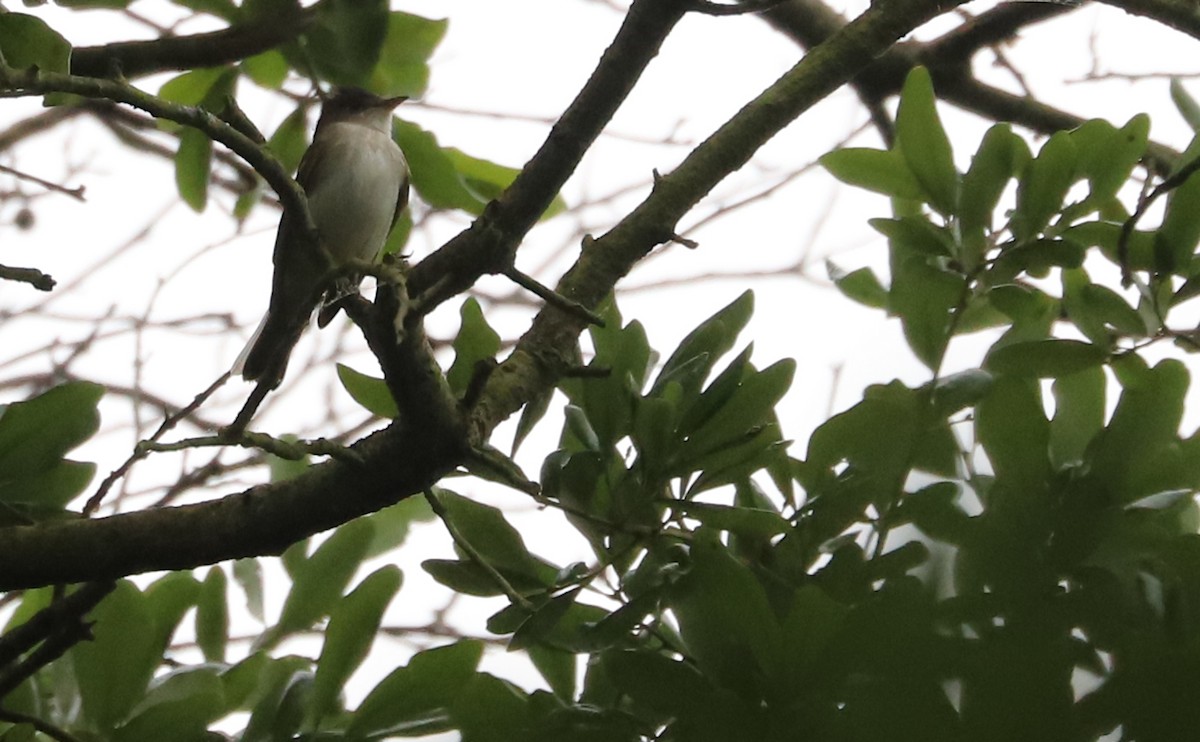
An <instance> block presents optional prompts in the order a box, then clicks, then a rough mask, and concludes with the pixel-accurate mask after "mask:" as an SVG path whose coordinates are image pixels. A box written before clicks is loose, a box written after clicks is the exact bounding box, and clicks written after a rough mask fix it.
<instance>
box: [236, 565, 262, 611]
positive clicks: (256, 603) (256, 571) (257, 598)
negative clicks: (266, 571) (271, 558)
mask: <svg viewBox="0 0 1200 742" xmlns="http://www.w3.org/2000/svg"><path fill="white" fill-rule="evenodd" d="M233 579H234V580H236V581H237V584H238V586H239V587H241V588H242V592H243V593H245V594H246V610H248V611H250V615H251V616H253V617H254V619H255V620H256V621H258V622H260V623H261V622H262V621H264V620H265V615H266V614H265V612H264V611H263V575H262V564H260V563H259V561H258V560H257V559H255V558H253V557H250V558H246V559H237V560H235V561H234V562H233Z"/></svg>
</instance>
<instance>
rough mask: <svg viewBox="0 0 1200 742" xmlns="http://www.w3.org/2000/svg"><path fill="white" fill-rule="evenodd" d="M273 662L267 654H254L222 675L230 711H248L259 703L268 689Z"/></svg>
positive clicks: (293, 658) (295, 658)
mask: <svg viewBox="0 0 1200 742" xmlns="http://www.w3.org/2000/svg"><path fill="white" fill-rule="evenodd" d="M290 659H291V660H298V659H299V658H298V657H292V658H290ZM285 661H286V660H285ZM273 662H275V660H272V659H271V658H270V657H269V656H268V655H267V654H266V653H265V652H254V653H253V654H251V655H250V656H249V657H247V658H246V659H244V660H242V661H241V662H239V663H237V664H236V665H234V666H232V667H230V668H228V669H226V670H225V671H224V672H222V673H221V683H222V685H224V687H225V702H226V706H227V708H228V710H229V711H248V710H249V709H250V708H252V707H253V705H254V704H255V703H256V702H257V701H258V694H259V693H260V692H261V691H262V690H264V689H265V687H266V684H267V683H266V681H267V675H268V673H269V671H270V666H271V664H272V663H273Z"/></svg>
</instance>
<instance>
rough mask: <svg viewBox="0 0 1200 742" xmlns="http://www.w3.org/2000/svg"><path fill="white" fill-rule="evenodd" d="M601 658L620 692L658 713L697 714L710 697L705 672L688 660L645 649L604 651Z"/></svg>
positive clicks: (680, 715) (711, 696)
mask: <svg viewBox="0 0 1200 742" xmlns="http://www.w3.org/2000/svg"><path fill="white" fill-rule="evenodd" d="M602 661H603V663H604V668H605V670H606V671H607V673H608V675H609V676H610V677H611V678H612V682H613V684H614V685H615V686H616V687H617V688H618V689H619V690H620V692H621V693H623V694H626V695H628V696H629V697H631V698H632V699H633V700H634V701H635V702H637V703H638V704H640V705H645V706H648V707H650V708H652V709H655V710H656V711H659V712H660V713H663V714H666V715H669V716H674V717H685V718H686V717H694V716H701V715H703V714H704V711H705V708H706V707H708V706H710V704H712V702H713V700H714V698H713V696H714V695H715V689H714V688H713V687H712V686H711V685H710V683H709V680H708V677H707V673H706V674H701V673H700V672H698V671H697V670H696V668H695V667H694V666H693V665H691V664H689V663H686V662H681V661H679V660H673V659H670V658H668V657H665V656H663V655H661V654H657V653H655V652H648V651H645V650H627V651H616V652H607V653H605V654H604V655H603V659H602Z"/></svg>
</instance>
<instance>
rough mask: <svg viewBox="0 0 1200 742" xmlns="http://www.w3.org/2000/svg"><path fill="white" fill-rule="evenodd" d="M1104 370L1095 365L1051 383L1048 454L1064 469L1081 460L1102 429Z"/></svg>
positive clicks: (1105, 384)
mask: <svg viewBox="0 0 1200 742" xmlns="http://www.w3.org/2000/svg"><path fill="white" fill-rule="evenodd" d="M1106 387H1107V381H1106V380H1105V377H1104V370H1103V369H1101V368H1099V367H1098V366H1094V367H1092V368H1088V369H1085V370H1083V371H1080V372H1079V373H1075V374H1070V375H1067V376H1061V377H1059V378H1057V379H1055V380H1054V387H1053V390H1054V419H1053V420H1051V421H1050V454H1051V457H1052V458H1053V460H1054V463H1055V464H1057V465H1059V466H1063V465H1065V464H1070V463H1074V462H1077V461H1082V460H1083V454H1084V451H1086V450H1087V447H1088V444H1089V443H1091V441H1092V439H1093V438H1094V437H1095V436H1096V435H1097V434H1098V433H1099V432H1100V431H1101V430H1102V429H1103V428H1104V414H1105V388H1106Z"/></svg>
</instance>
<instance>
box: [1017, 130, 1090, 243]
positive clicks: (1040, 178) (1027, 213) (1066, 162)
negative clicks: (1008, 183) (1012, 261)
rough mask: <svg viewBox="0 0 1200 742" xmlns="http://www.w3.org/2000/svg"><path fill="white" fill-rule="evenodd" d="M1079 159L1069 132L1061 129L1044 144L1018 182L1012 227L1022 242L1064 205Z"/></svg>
mask: <svg viewBox="0 0 1200 742" xmlns="http://www.w3.org/2000/svg"><path fill="white" fill-rule="evenodd" d="M1078 160H1079V152H1078V150H1077V148H1076V146H1075V140H1074V139H1072V138H1071V135H1070V134H1069V133H1068V132H1065V131H1060V132H1057V133H1056V134H1054V135H1053V136H1051V137H1050V139H1048V140H1047V141H1046V143H1045V144H1044V145H1042V149H1041V151H1040V152H1038V155H1037V157H1035V158H1034V159H1033V161H1032V162H1031V163H1029V166H1028V167H1027V168H1026V169H1025V173H1024V175H1023V176H1022V177H1021V182H1020V183H1019V184H1018V185H1017V210H1016V211H1015V212H1014V213H1013V217H1012V229H1013V235H1014V236H1015V237H1016V238H1017V241H1018V242H1024V241H1025V240H1028V239H1031V238H1033V237H1035V236H1036V235H1038V234H1039V233H1041V232H1042V231H1043V230H1045V229H1046V227H1047V225H1048V224H1049V223H1050V217H1052V216H1053V215H1054V214H1056V213H1058V211H1059V210H1060V209H1061V208H1062V204H1063V199H1064V198H1066V195H1067V190H1068V189H1069V188H1070V187H1071V184H1072V183H1074V182H1075V174H1076V168H1077V165H1078Z"/></svg>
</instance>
